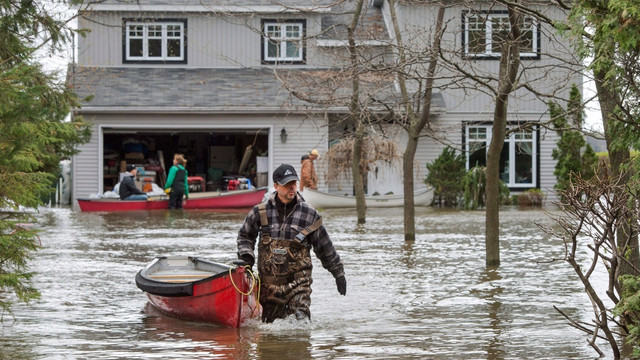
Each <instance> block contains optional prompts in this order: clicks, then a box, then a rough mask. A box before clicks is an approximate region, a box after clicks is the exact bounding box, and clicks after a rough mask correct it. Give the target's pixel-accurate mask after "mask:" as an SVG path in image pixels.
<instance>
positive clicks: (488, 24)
mask: <svg viewBox="0 0 640 360" xmlns="http://www.w3.org/2000/svg"><path fill="white" fill-rule="evenodd" d="M508 16H509V15H508V14H507V13H506V12H492V13H479V12H471V11H469V12H465V13H464V14H463V26H464V31H463V33H462V36H463V44H464V55H465V56H467V57H470V58H488V59H499V58H500V56H501V55H502V54H501V52H499V51H493V40H492V39H493V36H492V35H493V34H492V32H493V26H492V25H493V19H498V18H500V19H504V18H507V23H508ZM471 18H481V20H483V21H484V20H485V19H486V21H485V23H484V24H483V25H484V33H485V36H484V38H485V51H484V52H471V50H470V49H469V44H470V40H469V31H470V30H469V29H470V26H471V23H470V19H471ZM527 22H529V23H530V24H531V30H530V32H531V47H532V50H531V51H521V52H520V57H521V58H536V59H539V58H540V39H539V38H540V31H539V30H540V29H539V24H538V22H537V21H536V20H535V19H534V18H532V17H529V16H525V23H527Z"/></svg>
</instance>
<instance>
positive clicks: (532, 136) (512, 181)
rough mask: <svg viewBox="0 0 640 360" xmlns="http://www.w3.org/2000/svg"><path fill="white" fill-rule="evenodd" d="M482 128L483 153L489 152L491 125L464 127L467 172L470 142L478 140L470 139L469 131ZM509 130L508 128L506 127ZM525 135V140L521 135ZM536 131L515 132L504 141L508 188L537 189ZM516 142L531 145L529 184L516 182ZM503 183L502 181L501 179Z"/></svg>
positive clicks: (469, 125) (468, 125)
mask: <svg viewBox="0 0 640 360" xmlns="http://www.w3.org/2000/svg"><path fill="white" fill-rule="evenodd" d="M478 128H483V129H486V139H485V151H489V144H490V143H491V136H492V133H493V126H492V125H479V124H467V125H466V126H465V144H464V145H465V149H467V151H466V169H467V170H469V166H470V164H469V156H470V155H471V152H470V145H469V143H470V142H477V141H478V138H476V137H474V138H472V137H471V135H472V134H471V129H478ZM507 130H509V127H507ZM525 134H527V135H528V136H526V137H527V138H523V135H525ZM537 139H538V130H535V129H532V130H516V131H514V132H511V133H509V135H508V136H507V137H506V138H505V139H504V146H507V147H508V149H509V159H508V164H509V179H508V181H505V183H506V184H507V186H509V188H526V189H529V188H535V187H538V183H537V182H538V160H537V159H538V141H537ZM518 142H529V143H531V182H530V183H519V182H517V181H516V180H517V179H516V143H518ZM502 180H503V181H504V179H502Z"/></svg>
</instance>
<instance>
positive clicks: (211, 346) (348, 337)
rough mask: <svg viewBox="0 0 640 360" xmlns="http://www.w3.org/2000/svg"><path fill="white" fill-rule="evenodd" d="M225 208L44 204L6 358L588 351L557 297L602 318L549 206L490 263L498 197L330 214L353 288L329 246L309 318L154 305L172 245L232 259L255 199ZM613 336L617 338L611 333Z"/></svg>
mask: <svg viewBox="0 0 640 360" xmlns="http://www.w3.org/2000/svg"><path fill="white" fill-rule="evenodd" d="M246 212H247V211H246V210H242V211H239V212H236V213H222V212H214V211H182V212H180V211H174V212H169V211H164V210H158V211H152V212H130V213H81V212H74V211H72V210H70V209H68V208H53V209H42V210H41V212H40V214H39V215H38V218H39V223H38V227H39V228H41V229H42V233H41V235H40V239H41V241H42V245H43V248H42V249H41V250H40V251H39V252H38V254H37V255H36V259H35V260H34V261H33V263H32V264H31V270H32V271H35V272H37V273H38V274H37V275H36V276H35V279H34V282H33V283H34V285H35V286H36V287H37V288H38V289H39V290H40V291H41V293H42V298H41V299H40V300H37V301H35V302H33V304H32V305H31V306H27V305H23V304H19V305H17V306H15V307H14V312H15V321H12V319H11V318H10V317H7V316H5V318H4V323H3V324H2V327H1V329H2V330H1V335H0V338H1V340H0V341H1V344H2V347H1V350H0V358H2V359H156V358H164V359H311V358H316V359H587V358H596V355H597V354H596V353H595V351H593V350H592V349H591V348H590V347H589V346H588V345H587V342H586V340H587V337H586V335H585V334H583V333H581V332H579V331H578V330H575V329H573V328H571V327H569V326H568V325H567V324H566V321H565V320H564V318H562V317H561V316H560V315H559V314H558V313H557V312H556V311H555V310H554V309H553V306H554V305H556V306H558V307H560V308H562V309H564V310H565V311H566V312H567V313H569V314H572V315H578V316H582V320H583V321H590V319H591V317H590V314H589V313H588V311H589V309H590V306H589V302H588V300H587V298H586V295H584V293H583V291H582V286H581V284H580V283H579V282H578V280H577V278H576V276H575V274H574V273H573V270H572V269H570V267H569V265H568V264H566V263H565V262H563V261H557V262H548V261H549V260H550V259H551V258H562V256H563V247H562V243H561V241H560V240H559V239H551V238H548V237H544V236H543V235H542V234H541V232H540V230H539V229H538V227H537V226H536V223H537V222H542V223H546V224H549V223H550V222H551V221H550V220H549V219H548V218H547V215H545V214H544V212H543V211H540V210H516V209H505V210H504V211H503V212H501V216H500V217H501V231H502V234H503V235H502V237H501V239H502V240H501V245H500V246H501V261H502V266H501V267H500V268H499V269H498V270H495V271H487V270H486V268H485V265H484V259H485V247H484V212H483V211H474V212H463V211H443V210H436V209H431V208H418V209H416V215H417V219H416V230H417V235H416V241H415V243H412V244H409V243H405V242H404V236H403V234H402V231H403V224H402V218H403V216H402V209H371V210H369V211H368V213H367V223H366V224H365V225H364V226H356V225H355V215H354V211H352V210H325V211H322V212H321V214H322V215H323V217H324V223H325V226H326V227H327V230H328V231H329V234H330V235H331V237H332V240H333V242H334V245H335V246H336V249H337V250H338V252H339V254H340V256H341V257H342V259H343V262H344V264H345V272H346V278H347V296H346V297H343V296H340V295H339V294H338V292H337V290H336V286H335V282H334V281H333V278H332V277H331V275H330V274H329V273H328V272H327V271H326V270H324V269H323V268H322V266H321V265H320V262H319V261H318V259H317V258H315V256H313V260H314V276H313V277H314V283H313V293H312V295H311V299H312V305H311V317H312V322H311V323H310V324H305V323H297V322H295V321H288V320H284V321H276V322H275V323H273V324H262V323H259V322H250V323H249V324H248V325H247V326H245V327H243V328H241V329H226V328H219V327H216V326H212V325H207V324H199V323H193V322H186V321H182V320H178V319H173V318H170V317H166V316H164V315H162V314H159V313H158V312H157V311H154V309H153V308H152V307H150V306H149V305H147V300H146V297H145V295H144V294H143V293H142V292H141V291H140V290H139V289H138V288H137V287H136V284H135V281H134V277H135V275H136V273H137V272H138V271H139V270H140V269H141V268H142V267H144V266H145V265H146V264H147V263H148V262H149V261H150V260H152V259H153V258H154V257H156V256H159V255H192V256H198V257H202V258H205V259H208V260H212V261H216V262H222V263H228V264H230V263H231V262H232V261H233V260H234V259H235V258H236V255H235V253H236V244H235V239H236V234H237V231H238V229H239V227H240V225H241V224H242V220H243V219H244V217H245V215H246ZM603 349H606V348H603Z"/></svg>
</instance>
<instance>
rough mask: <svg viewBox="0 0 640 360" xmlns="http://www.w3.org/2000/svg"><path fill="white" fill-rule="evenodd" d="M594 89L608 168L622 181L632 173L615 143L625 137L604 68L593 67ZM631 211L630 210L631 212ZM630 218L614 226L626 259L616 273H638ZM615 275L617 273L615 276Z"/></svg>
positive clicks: (625, 151) (638, 258)
mask: <svg viewBox="0 0 640 360" xmlns="http://www.w3.org/2000/svg"><path fill="white" fill-rule="evenodd" d="M594 77H595V83H596V90H597V92H598V101H599V102H600V111H601V114H602V124H603V125H604V136H605V140H606V142H607V150H608V151H609V161H610V164H611V172H612V174H613V176H614V177H616V178H618V177H621V183H623V184H626V183H628V182H629V180H630V178H631V174H630V173H629V172H628V171H624V170H623V169H622V166H623V165H624V164H625V163H627V162H628V161H629V158H630V153H629V149H628V148H627V147H624V146H615V144H614V143H615V142H616V140H617V139H621V138H623V137H624V134H620V133H619V132H618V131H617V130H616V129H617V127H615V126H613V125H614V122H615V121H616V119H615V116H614V114H615V111H616V110H615V109H616V107H617V104H618V101H617V99H616V96H615V94H614V93H613V92H612V91H611V89H610V88H609V86H608V82H607V80H606V79H605V71H602V70H601V71H594ZM615 196H628V195H627V193H626V192H625V191H622V190H620V191H617V192H616V194H615ZM632 213H633V211H630V212H629V214H632ZM629 216H630V217H632V218H628V219H625V220H624V221H621V222H620V225H619V226H618V228H617V229H616V243H617V245H618V248H619V249H620V251H621V252H622V253H624V254H628V256H625V258H626V259H627V260H628V261H629V263H627V262H624V261H622V262H621V264H620V273H619V274H618V276H619V275H626V274H631V275H640V274H638V272H637V271H636V270H635V269H637V268H640V252H638V234H637V233H634V232H633V230H632V229H631V227H630V226H629V225H628V224H630V223H635V221H636V219H635V217H633V216H632V215H629ZM616 278H617V277H616Z"/></svg>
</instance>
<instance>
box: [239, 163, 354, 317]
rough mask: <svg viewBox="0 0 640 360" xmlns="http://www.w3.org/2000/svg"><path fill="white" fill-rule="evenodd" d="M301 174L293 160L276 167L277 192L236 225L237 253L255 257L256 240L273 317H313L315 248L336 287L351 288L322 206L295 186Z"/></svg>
mask: <svg viewBox="0 0 640 360" xmlns="http://www.w3.org/2000/svg"><path fill="white" fill-rule="evenodd" d="M298 180H299V179H298V174H297V173H296V170H295V169H294V168H293V166H291V165H286V164H283V165H280V166H278V167H277V168H276V169H275V170H274V172H273V186H274V188H275V192H273V194H272V195H271V198H270V199H269V200H267V201H266V202H264V203H261V204H259V205H256V206H255V207H254V208H253V209H252V210H251V211H250V212H249V214H248V215H247V217H246V219H245V220H244V224H243V225H242V228H240V230H239V231H238V238H237V246H238V258H239V259H240V260H241V261H242V262H244V263H246V264H247V265H249V266H253V265H254V263H255V256H254V248H255V246H256V238H257V237H258V234H260V240H259V241H258V272H259V274H260V281H261V282H260V304H261V305H262V321H264V322H273V321H274V320H275V319H282V318H285V317H288V316H289V315H295V317H296V318H297V319H298V320H303V319H311V312H310V310H309V307H310V305H311V283H312V281H313V280H312V278H311V268H312V264H311V256H310V249H313V251H314V253H315V254H316V257H318V259H320V261H321V263H322V266H323V267H324V268H325V269H327V270H328V271H329V272H330V273H331V274H332V275H333V277H334V278H335V280H336V286H337V288H338V293H340V294H341V295H345V294H346V293H347V281H346V279H345V276H344V266H343V265H342V261H341V260H340V256H339V255H338V253H337V252H336V250H335V248H334V247H333V244H332V242H331V239H329V234H328V233H327V230H326V229H325V228H324V226H323V225H322V218H321V217H320V215H319V214H318V212H317V211H316V210H315V209H314V208H313V207H311V206H310V205H309V204H307V203H306V202H305V201H304V199H303V198H302V196H300V194H298V191H297V181H298Z"/></svg>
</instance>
